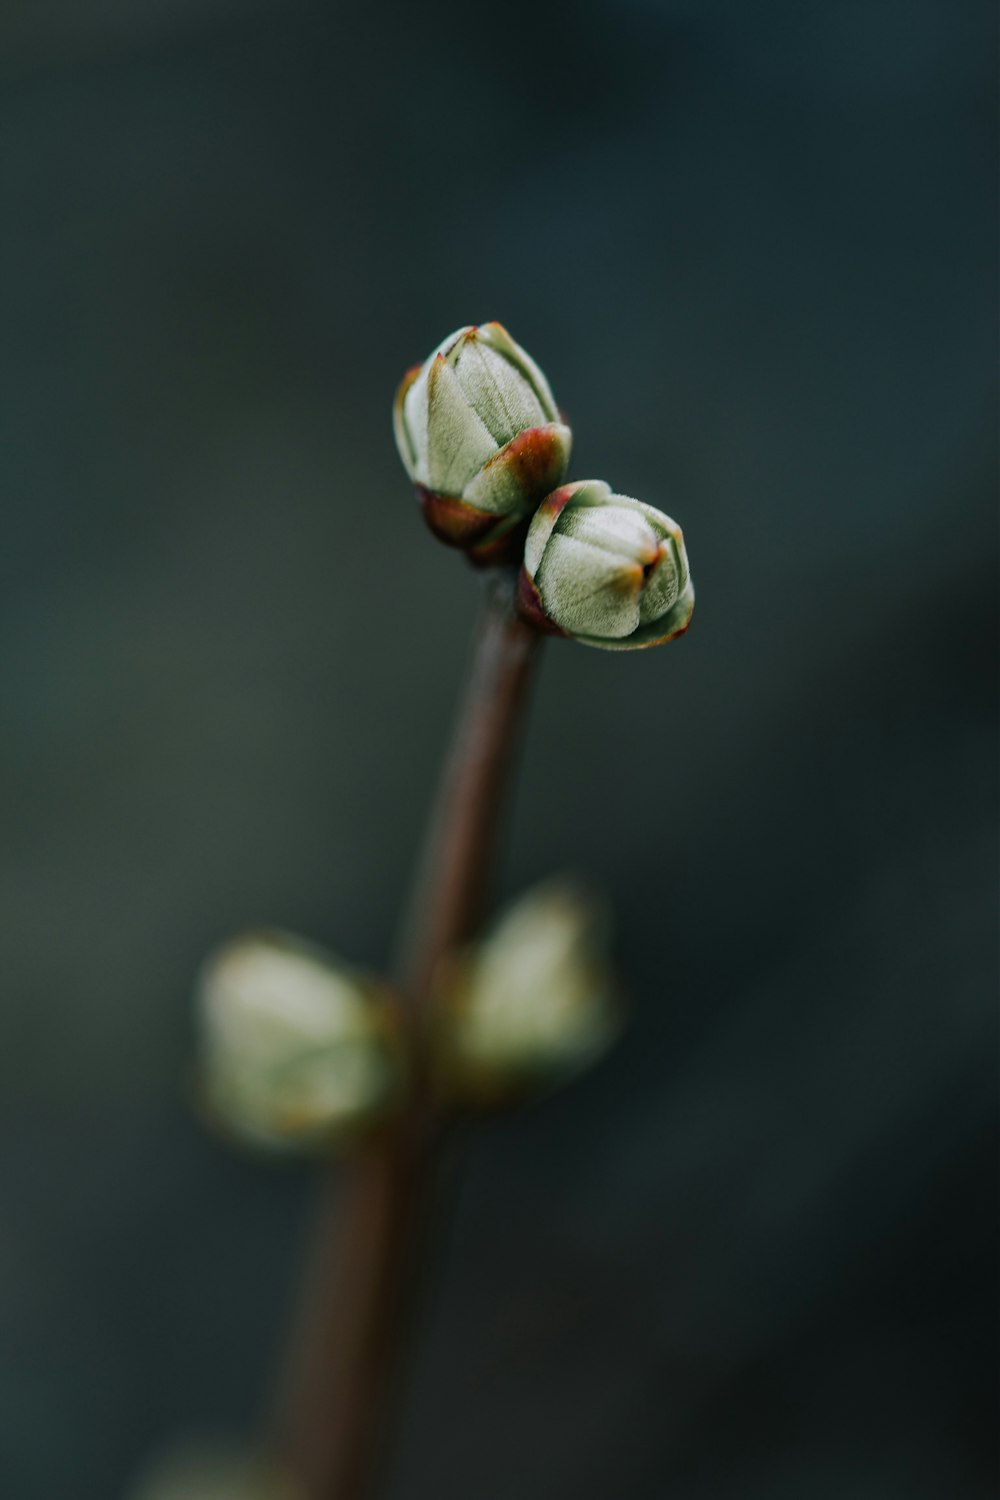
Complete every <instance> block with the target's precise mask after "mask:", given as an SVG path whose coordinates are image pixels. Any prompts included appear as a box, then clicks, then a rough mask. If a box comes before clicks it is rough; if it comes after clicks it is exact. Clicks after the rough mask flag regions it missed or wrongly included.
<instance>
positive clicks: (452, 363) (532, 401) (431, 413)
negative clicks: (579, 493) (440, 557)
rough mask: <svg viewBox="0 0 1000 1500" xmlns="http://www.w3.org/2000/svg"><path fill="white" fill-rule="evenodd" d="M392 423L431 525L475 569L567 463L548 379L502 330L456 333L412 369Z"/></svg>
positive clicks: (499, 547) (565, 431)
mask: <svg viewBox="0 0 1000 1500" xmlns="http://www.w3.org/2000/svg"><path fill="white" fill-rule="evenodd" d="M394 425H395V432H396V446H397V447H398V449H399V454H400V457H401V458H402V460H403V464H404V466H405V468H406V472H407V473H408V474H409V476H410V478H411V479H412V480H413V482H414V484H415V485H416V486H417V492H418V494H419V496H420V503H421V506H422V509H423V512H424V517H425V519H426V521H427V524H428V525H429V526H430V528H431V530H432V531H433V532H434V534H435V535H436V536H438V537H439V538H440V539H441V540H442V541H444V542H447V543H448V544H449V545H451V546H456V547H464V548H466V549H467V550H468V551H469V553H470V555H471V556H472V557H473V558H475V559H476V560H477V561H481V562H488V561H494V560H497V559H498V558H499V557H500V556H501V555H502V553H503V552H504V545H503V544H504V543H505V542H511V540H512V539H511V537H510V535H509V533H511V532H512V531H513V530H514V529H515V528H516V526H517V523H518V522H519V521H521V520H522V519H524V518H525V517H527V516H529V515H530V514H531V512H532V511H533V510H534V509H535V506H536V505H537V504H538V503H539V501H540V500H541V499H542V498H543V496H545V495H547V494H548V492H549V491H550V490H551V489H553V488H554V487H555V486H556V485H557V484H561V483H562V480H563V478H564V476H565V473H566V466H567V464H568V463H569V452H570V444H571V441H572V435H571V433H570V430H569V428H568V427H567V426H566V425H565V424H564V423H563V421H562V419H561V417H560V415H559V410H558V408H557V406H556V404H555V401H554V400H553V398H552V392H551V390H550V389H549V384H548V381H547V380H546V379H545V376H544V375H543V374H542V372H541V370H540V369H539V368H538V366H537V365H536V364H535V362H534V360H533V359H532V358H531V357H530V355H528V354H527V353H525V351H524V350H523V349H522V348H521V346H520V345H519V344H516V343H515V342H514V340H513V339H512V338H511V336H510V334H509V333H508V332H507V330H506V329H505V328H502V327H501V325H500V324H499V323H483V324H481V325H479V326H470V327H466V328H459V329H458V331H457V332H456V333H453V334H451V335H450V336H449V337H448V338H446V339H445V340H444V341H443V343H441V344H439V346H438V347H437V349H435V351H434V353H433V354H432V355H431V356H430V357H429V358H428V359H427V360H425V361H424V363H423V364H422V365H418V366H416V368H415V369H412V370H410V371H409V372H408V373H407V375H405V376H404V378H403V382H402V384H401V385H400V387H399V390H398V391H397V393H396V402H395V407H394Z"/></svg>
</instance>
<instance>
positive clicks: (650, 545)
mask: <svg viewBox="0 0 1000 1500" xmlns="http://www.w3.org/2000/svg"><path fill="white" fill-rule="evenodd" d="M518 605H519V607H520V609H521V612H522V614H523V615H524V616H525V618H526V619H528V620H530V621H531V622H532V624H534V625H536V626H537V627H538V628H539V629H540V630H547V631H551V632H552V633H554V634H556V635H567V636H572V637H573V639H574V640H577V641H581V642H582V643H583V644H584V645H585V646H600V647H602V648H603V649H604V650H606V651H632V650H637V649H639V648H640V647H643V646H658V645H660V644H661V643H662V642H663V641H670V640H673V639H674V637H675V636H678V635H682V634H683V633H684V631H685V630H687V628H688V625H689V624H690V621H691V613H692V611H693V609H694V586H693V584H692V582H691V575H690V571H689V568H688V560H687V553H686V551H685V550H684V535H683V532H682V531H681V529H680V527H679V526H678V525H677V523H676V521H672V520H671V519H670V517H669V516H665V515H664V514H663V512H662V511H659V510H655V509H654V508H653V506H652V505H645V504H644V503H643V502H642V501H641V500H632V499H630V498H629V497H628V496H627V495H615V494H612V492H611V487H610V486H609V485H607V484H605V483H604V482H603V481H602V480H599V479H586V480H581V481H579V482H578V483H576V484H567V485H563V486H562V488H561V489H557V490H555V491H554V492H553V493H552V494H551V495H548V496H546V498H545V499H544V500H543V501H542V504H541V505H540V506H539V508H538V510H537V512H536V514H535V516H534V519H533V520H532V522H531V526H530V528H529V530H528V536H527V540H526V542H525V546H524V565H523V567H522V569H521V574H520V578H519V580H518Z"/></svg>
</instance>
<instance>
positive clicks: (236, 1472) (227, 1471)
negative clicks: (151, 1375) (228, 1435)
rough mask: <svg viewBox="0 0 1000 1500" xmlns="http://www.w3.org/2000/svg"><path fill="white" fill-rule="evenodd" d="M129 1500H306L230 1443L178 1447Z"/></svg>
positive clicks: (286, 1477)
mask: <svg viewBox="0 0 1000 1500" xmlns="http://www.w3.org/2000/svg"><path fill="white" fill-rule="evenodd" d="M128 1500H305V1491H304V1490H303V1489H302V1488H301V1487H300V1485H299V1484H298V1482H297V1481H296V1480H295V1479H293V1478H292V1476H291V1475H290V1474H288V1473H286V1472H285V1471H284V1470H283V1469H281V1468H280V1467H279V1466H278V1465H277V1464H276V1463H274V1462H272V1461H271V1460H269V1459H266V1458H261V1457H259V1456H257V1455H255V1454H253V1453H251V1452H248V1451H247V1450H245V1449H243V1448H240V1447H238V1446H236V1445H234V1444H230V1443H215V1442H212V1443H206V1442H190V1443H178V1444H175V1445H174V1446H172V1447H171V1449H170V1450H169V1451H168V1452H166V1453H164V1454H162V1455H161V1456H160V1457H159V1458H158V1459H156V1460H154V1462H152V1463H151V1464H150V1465H149V1466H148V1467H147V1468H146V1470H145V1472H144V1473H143V1475H142V1476H141V1477H140V1479H139V1480H138V1482H137V1483H136V1485H135V1486H134V1487H133V1488H132V1489H130V1490H129V1496H128Z"/></svg>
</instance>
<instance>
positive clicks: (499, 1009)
mask: <svg viewBox="0 0 1000 1500" xmlns="http://www.w3.org/2000/svg"><path fill="white" fill-rule="evenodd" d="M605 928H606V921H605V918H604V913H603V910H602V909H601V908H600V907H599V906H598V904H597V903H596V901H595V900H594V899H593V897H591V896H588V895H587V894H585V893H584V892H583V891H582V890H579V889H578V888H577V887H576V886H574V885H572V884H569V883H568V882H564V881H552V882H549V883H546V884H545V885H543V886H539V887H537V888H536V889H535V890H532V891H529V892H528V894H527V895H525V896H523V897H522V898H521V899H520V900H519V901H518V902H516V904H515V905H514V906H512V907H511V908H510V909H509V910H508V912H507V913H506V915H505V916H504V917H503V918H502V920H501V921H500V923H499V924H498V925H497V927H496V928H495V929H494V931H493V932H492V934H491V935H489V936H488V937H487V938H486V939H485V940H484V941H483V942H481V943H480V944H479V945H478V946H477V947H475V948H474V949H472V950H471V951H470V953H468V954H467V955H466V956H465V958H464V959H461V960H459V961H458V962H457V963H456V965H455V967H454V969H453V971H452V974H451V975H450V978H449V981H448V983H447V985H446V989H445V1005H444V1007H443V1013H442V1024H441V1030H440V1035H441V1052H442V1056H443V1073H444V1078H445V1086H446V1087H450V1088H451V1090H452V1091H454V1092H455V1093H457V1094H459V1095H460V1096H461V1095H465V1096H470V1097H474V1098H478V1099H481V1100H490V1099H492V1098H497V1097H502V1096H504V1095H507V1094H510V1093H517V1092H521V1091H523V1090H525V1089H531V1088H533V1087H538V1086H542V1087H545V1086H546V1085H548V1084H552V1083H557V1082H560V1081H561V1080H562V1079H564V1078H566V1077H568V1076H571V1075H572V1074H574V1073H576V1072H578V1071H580V1070H581V1069H582V1068H584V1067H585V1066H587V1064H588V1063H590V1062H592V1061H594V1060H595V1059H596V1058H597V1057H599V1056H600V1055H601V1053H603V1052H604V1051H605V1050H606V1048H607V1047H608V1046H609V1045H610V1043H611V1042H612V1040H613V1039H614V1037H615V1035H616V1033H617V1031H618V1025H619V1003H618V997H617V987H616V985H615V982H614V979H613V977H612V974H611V969H610V966H609V964H608V960H607V957H606V934H605Z"/></svg>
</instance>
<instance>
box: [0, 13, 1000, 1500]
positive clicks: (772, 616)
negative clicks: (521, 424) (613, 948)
mask: <svg viewBox="0 0 1000 1500" xmlns="http://www.w3.org/2000/svg"><path fill="white" fill-rule="evenodd" d="M995 57H996V18H995V12H994V8H993V7H992V6H989V5H986V4H980V3H976V0H964V3H962V0H959V3H956V0H907V3H905V4H904V3H901V0H870V3H866V4H860V3H859V4H854V3H850V0H847V3H839V4H832V5H825V6H817V5H810V4H801V3H795V4H793V3H785V0H772V3H761V4H758V5H753V6H750V5H745V4H738V3H735V0H664V3H661V4H657V3H653V0H616V3H615V4H611V3H606V0H591V3H582V4H580V5H578V6H576V7H574V8H573V9H572V10H569V9H567V8H566V7H563V6H557V5H556V4H554V3H550V0H536V3H534V4H532V5H528V4H526V3H524V0H513V3H512V4H510V5H508V6H505V7H504V8H503V9H502V10H501V11H496V10H493V9H489V8H479V9H473V8H471V7H468V6H466V5H460V4H458V3H456V0H446V3H444V4H441V5H437V6H406V5H403V4H401V3H398V4H393V3H386V0H383V3H377V4H376V3H372V4H367V5H363V4H359V3H327V0H322V3H321V0H280V3H279V0H243V3H240V0H144V3H143V4H142V5H131V4H127V3H125V0H61V3H57V0H6V4H5V5H4V6H3V8H2V10H0V120H2V129H0V185H2V201H3V205H4V233H3V236H2V242H0V268H2V278H0V304H2V307H0V317H2V325H3V338H2V340H0V381H2V388H3V389H2V399H0V428H2V434H0V452H2V454H3V473H4V486H3V489H4V517H5V545H4V547H3V550H2V554H0V559H2V560H0V567H2V570H3V586H2V592H0V599H2V608H3V614H4V626H3V634H2V644H0V652H2V667H0V670H2V684H3V687H2V691H3V704H4V734H3V736H2V742H0V764H2V780H3V787H4V800H5V811H4V830H5V834H4V839H3V847H2V850H0V882H2V890H3V904H2V911H3V953H4V985H3V999H2V1010H0V1202H2V1204H3V1212H2V1218H0V1413H2V1415H0V1490H2V1492H3V1493H4V1494H5V1495H9V1496H11V1497H12V1500H52V1497H53V1496H57V1495H58V1496H65V1497H67V1500H69V1497H72V1500H108V1497H114V1500H117V1497H124V1495H125V1493H126V1486H127V1485H128V1483H129V1482H130V1479H131V1477H132V1476H134V1475H135V1474H136V1472H137V1471H138V1470H139V1468H140V1467H141V1466H142V1464H143V1463H144V1462H145V1461H146V1459H147V1457H148V1455H149V1454H150V1453H151V1452H152V1451H154V1450H155V1449H157V1448H158V1447H160V1446H162V1445H163V1444H165V1443H168V1442H169V1441H171V1440H172V1439H173V1438H174V1437H175V1436H178V1435H183V1434H185V1433H190V1432H192V1431H198V1430H200V1431H216V1430H221V1431H230V1432H233V1431H235V1432H240V1431H244V1430H247V1429H248V1428H249V1427H250V1426H251V1425H252V1423H253V1420H254V1416H255V1413H256V1411H257V1409H258V1406H259V1404H260V1401H261V1399H262V1395H263V1393H264V1391H265V1389H266V1384H267V1378H268V1375H267V1372H268V1369H269V1367H270V1362H271V1359H272V1356H273V1353H274V1350H275V1348H276V1345H277V1341H278V1337H279V1330H280V1327H281V1323H282V1318H283V1316H284V1312H285V1309H286V1307H287V1305H288V1299H289V1295H290V1289H291V1286H292V1282H293V1280H294V1276H295V1272H296V1266H297V1263H298V1254H299V1250H300V1248H301V1243H302V1238H303V1235H304V1231H305V1227H306V1223H307V1219H308V1209H309V1200H310V1187H311V1183H310V1180H309V1177H308V1175H307V1174H306V1175H302V1174H299V1173H297V1172H268V1171H262V1170H260V1169H258V1168H256V1167H252V1166H250V1165H248V1164H247V1163H244V1162H242V1161H239V1160H236V1159H233V1158H231V1157H230V1156H228V1155H227V1154H226V1153H225V1151H224V1150H223V1149H222V1148H221V1147H220V1146H218V1145H217V1144H216V1143H215V1142H213V1141H212V1140H211V1139H209V1138H207V1137H206V1136H204V1135H203V1134H202V1133H201V1132H200V1130H199V1129H198V1127H197V1126H196V1124H195V1123H194V1122H193V1121H192V1120H191V1119H190V1117H189V1114H188V1111H187V1107H186V1101H185V1092H184V1090H185V1087H186V1082H185V1080H186V1071H185V1070H186V1069H187V1067H188V1062H189V1058H190V1049H191V1028H190V1016H189V998H188V997H189V992H190V984H191V977H192V975H193V973H194V971H195V969H196V967H197V965H198V963H199V961H200V959H201V957H202V955H203V954H204V952H205V951H206V950H207V949H208V947H210V946H211V945H212V944H213V943H214V942H216V941H217V940H218V939H220V938H221V937H224V936H226V935H228V934H230V933H232V932H233V931H237V930H240V929H242V928H245V927H248V926H253V925H257V924H260V923H269V924H280V925H282V926H286V927H288V928H291V929H292V930H295V931H298V932H301V933H304V934H307V935H309V936H310V937H313V938H315V939H317V940H320V941H323V942H326V943H328V944H330V945H331V946H333V947H335V948H337V949H339V950H340V951H342V952H343V953H344V954H346V955H347V956H349V957H350V958H351V959H352V960H354V961H356V962H359V963H363V964H369V965H376V966H377V965H378V964H380V963H382V962H383V961H384V959H385V956H386V954H387V952H388V951H389V948H390V946H391V940H392V932H393V927H394V923H395V920H396V915H397V913H398V911H399V908H400V905H401V902H402V899H403V896H404V892H405V889H406V886H407V882H408V877H409V870H410V867H411V864H412V861H413V857H414V854H415V850H416V847H417V844H418V840H419V835H420V828H421V825H422V821H423V816H424V811H425V807H426V803H427V799H428V796H429V793H430V789H431V786H432V784H433V780H434V775H435V768H436V766H437V763H438V759H439V757H440V754H441V751H442V747H443V744H444V742H445V738H446V734H447V725H448V722H449V718H450V714H451V709H452V704H453V702H454V699H455V695H456V691H457V687H458V683H459V681H460V677H461V673H462V670H463V664H464V660H465V655H466V650H467V641H468V635H469V630H470V626H471V622H472V620H473V618H474V614H475V609H476V604H477V583H476V579H475V577H474V575H473V574H472V573H471V572H470V571H469V570H468V569H466V567H465V566H464V564H463V563H462V562H461V560H460V559H458V558H457V557H455V556H453V555H451V554H449V553H447V552H445V551H444V549H441V548H439V547H437V546H436V545H435V544H434V543H433V542H432V540H431V539H430V537H429V535H428V534H427V533H426V532H425V531H424V529H423V527H422V524H421V522H420V518H419V514H418V512H417V508H416V505H415V503H414V501H413V499H412V496H411V494H410V492H409V490H408V487H407V484H406V481H405V478H404V476H403V473H402V470H401V467H400V465H399V462H398V460H397V457H396V455H395V452H394V449H393V446H392V440H391V435H390V423H389V405H390V401H391V397H392V393H393V390H394V388H395V384H396V382H397V380H398V378H399V375H400V374H401V372H402V370H403V369H404V368H405V367H406V366H408V365H410V364H412V363H414V362H415V361H416V360H417V359H419V358H421V357H422V356H423V355H424V354H425V353H426V352H427V351H428V350H429V349H430V348H431V347H432V346H433V345H434V344H435V343H436V342H437V341H438V340H439V339H440V338H441V337H442V336H443V335H444V334H445V333H447V332H448V331H449V330H450V329H451V328H454V327H456V326H458V325H459V324H462V323H465V322H469V321H484V320H487V319H490V318H494V317H496V318H499V319H500V320H501V321H503V322H504V323H505V324H507V326H508V327H509V328H510V329H511V331H512V332H513V333H514V335H515V337H517V338H518V339H520V340H521V341H522V342H523V343H524V344H525V345H526V346H527V347H528V348H529V349H530V350H531V352H532V353H533V354H534V355H535V356H536V358H537V359H538V360H539V361H540V362H541V364H542V365H543V367H544V368H545V370H546V372H547V373H548V375H549V377H550V379H551V381H552V384H553V386H554V388H555V390H556V393H557V395H558V398H559V400H560V402H561V403H562V405H563V406H564V407H565V408H566V410H567V412H568V414H569V417H570V420H571V421H572V423H573V426H574V429H575V432H576V454H575V460H574V465H573V473H574V476H575V477H579V478H585V477H592V476H594V477H596V476H601V477H604V478H606V479H608V480H609V481H610V482H611V483H612V484H613V485H614V486H615V487H616V488H618V489H619V490H621V491H624V492H626V493H631V494H635V495H637V496H640V497H641V498H643V499H646V500H648V501H650V502H651V503H653V504H656V505H659V506H660V507H661V508H663V509H666V510H667V511H669V512H670V513H672V514H674V515H675V516H676V517H677V518H678V519H679V520H680V521H681V522H682V524H683V526H684V529H685V533H686V536H687V540H688V545H689V551H690V556H691V560H692V568H693V572H694V577H695V580H696V583H697V586H698V600H699V602H698V607H697V610H696V613H695V618H694V622H693V626H692V630H691V633H690V634H689V635H688V636H687V637H686V638H685V639H684V640H682V641H680V642H678V643H676V644H674V645H672V646H670V647H667V648H665V649H663V650H662V651H659V652H653V653H638V654H636V655H634V656H617V655H605V654H603V653H599V652H592V651H587V650H584V649H580V648H577V649H575V648H573V647H572V646H570V645H567V644H564V643H559V642H556V643H553V644H552V645H551V646H550V647H549V648H547V651H546V659H545V662H544V666H543V672H542V679H541V683H540V686H539V692H538V695H537V702H536V705H535V708H534V711H533V716H532V721H531V725H530V730H529V734H528V736H527V740H526V745H525V756H524V763H523V774H522V777H521V782H520V786H519V791H518V797H517V802H516V808H515V810H514V813H513V816H512V819H511V823H510V827H509V830H508V837H507V841H506V842H507V854H506V860H505V864H504V867H503V870H502V873H501V876H500V879H499V882H498V894H500V895H503V894H510V893H513V892H515V891H517V890H518V889H520V888H521V887H522V886H524V885H525V884H526V883H528V882H530V881H532V880H534V879H536V878H540V877H542V876H544V875H546V874H548V873H549V872H550V871H552V870H554V869H560V868H565V867H570V868H575V869H578V870H580V871H582V872H583V873H585V874H588V875H590V876H591V877H592V878H593V879H595V880H597V881H599V882H601V883H603V884H604V885H605V886H606V888H607V889H608V892H609V895H610V898H611V900H612V902H613V905H614V908H615V910H616V912H617V915H618V934H619V939H618V957H619V962H620V966H621V969H622V972H623V975H624V976H625V978H626V981H627V984H628V987H629V989H630V992H631V994H632V999H633V1020H632V1025H631V1029H630V1031H629V1033H628V1035H627V1037H626V1039H625V1040H624V1041H623V1043H622V1044H621V1045H620V1047H619V1048H618V1050H617V1052H616V1053H615V1055H614V1056H613V1057H612V1058H611V1059H610V1060H609V1061H608V1062H607V1064H606V1065H605V1066H604V1067H603V1068H602V1069H601V1070H600V1071H599V1072H597V1073H595V1074H594V1075H593V1076H592V1077H591V1078H590V1079H588V1080H586V1081H584V1082H582V1083H580V1084H579V1085H578V1086H576V1087H575V1088H573V1089H572V1090H569V1091H567V1092H566V1093H564V1094H563V1095H561V1096H559V1097H558V1098H556V1099H553V1100H551V1101H549V1102H548V1103H546V1104H545V1105H543V1106H539V1107H538V1108H536V1109H533V1110H530V1111H527V1112H526V1113H524V1114H522V1115H520V1116H518V1117H517V1118H516V1119H515V1120H513V1121H511V1122H510V1123H507V1124H504V1125H502V1126H500V1125H496V1126H490V1127H489V1128H488V1129H484V1130H483V1131H482V1132H480V1133H479V1134H478V1135H476V1136H475V1138H474V1139H473V1140H471V1141H470V1142H469V1145H468V1149H467V1152H466V1156H465V1162H464V1168H463V1172H462V1176H461V1181H460V1185H459V1188H458V1191H457V1198H456V1203H455V1207H454V1213H453V1217H452V1220H451V1222H450V1224H449V1226H448V1232H447V1234H446V1236H445V1237H444V1239H443V1243H442V1247H441V1259H440V1264H439V1270H438V1272H437V1274H436V1275H435V1277H434V1280H433V1284H432V1286H431V1287H430V1289H429V1293H428V1298H427V1302H426V1305H425V1309H424V1314H423V1317H422V1319H421V1326H420V1328H419V1330H418V1333H419V1336H418V1338H417V1340H416V1343H415V1348H414V1352H413V1363H412V1384H411V1388H410V1392H409V1397H408V1401H407V1406H406V1411H405V1414H404V1430H403V1433H402V1441H401V1447H400V1451H399V1455H398V1462H397V1464H396V1468H395V1473H394V1478H393V1482H392V1484H391V1486H390V1492H389V1493H390V1496H391V1500H418V1497H425V1496H435V1497H437V1500H450V1497H452V1496H454V1497H456V1500H457V1497H463V1500H465V1497H468V1496H470V1495H474V1496H475V1497H476V1500H513V1497H516V1500H563V1497H565V1500H607V1497H608V1496H614V1497H615V1500H661V1497H663V1496H664V1495H669V1496H670V1497H671V1500H729V1497H732V1500H756V1497H758V1496H759V1497H762V1500H763V1497H766V1500H804V1497H808V1500H887V1497H903V1496H905V1497H906V1500H939V1497H940V1496H942V1495H944V1494H947V1495H953V1496H961V1497H962V1500H986V1497H988V1496H991V1495H993V1494H995V1489H994V1479H995V1465H994V1453H993V1444H994V1438H993V1424H994V1413H995V1390H994V1387H995V1377H996V1360H995V1353H994V1349H993V1336H994V1329H995V1317H994V1311H995V1272H994V1265H995V1229H996V1213H995V1209H996V1198H995V1161H996V1153H995V1126H996V1119H995V1102H994V1100H995V1075H996V1046H995V1044H996V1037H995V1019H994V1005H993V997H994V994H995V981H996V957H997V955H996V929H995V899H996V892H995V876H996V837H995V829H996V789H995V752H996V741H995V703H994V691H995V670H996V652H995V643H996V612H995V597H996V589H995V584H996V573H995V561H994V555H995V519H994V506H993V493H994V484H995V472H996V471H995V460H996V452H995V427H994V413H995V403H996V394H997V393H996V231H995V224H996V213H995V203H994V197H995V189H994V184H995V177H996V96H995V77H994V74H995Z"/></svg>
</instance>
